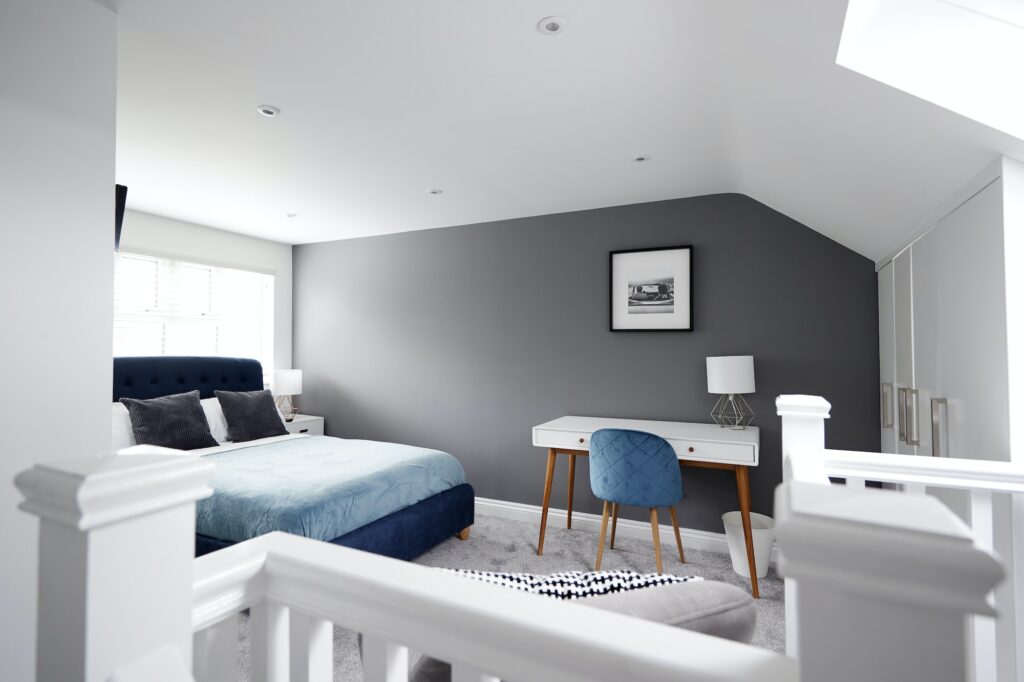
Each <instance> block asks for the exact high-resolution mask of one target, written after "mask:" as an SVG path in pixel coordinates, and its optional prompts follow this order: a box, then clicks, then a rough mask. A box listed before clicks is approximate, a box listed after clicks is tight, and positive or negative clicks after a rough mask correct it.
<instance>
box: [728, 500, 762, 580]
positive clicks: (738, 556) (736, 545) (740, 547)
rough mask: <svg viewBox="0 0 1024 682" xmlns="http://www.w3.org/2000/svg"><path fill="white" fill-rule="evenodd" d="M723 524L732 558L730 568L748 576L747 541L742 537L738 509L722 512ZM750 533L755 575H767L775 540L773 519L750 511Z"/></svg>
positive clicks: (741, 520) (740, 518) (745, 576)
mask: <svg viewBox="0 0 1024 682" xmlns="http://www.w3.org/2000/svg"><path fill="white" fill-rule="evenodd" d="M722 523H723V524H725V539H726V541H728V543H729V556H730V558H732V570H734V571H736V572H737V573H739V574H740V575H741V576H743V577H744V578H749V577H750V565H749V563H748V562H747V543H746V540H744V538H743V519H742V517H741V515H740V513H739V512H738V511H731V512H726V513H725V514H722ZM750 534H751V536H752V538H753V540H754V561H755V562H756V563H757V577H758V578H763V577H765V576H766V575H768V562H769V561H770V560H771V556H772V543H773V542H774V541H775V519H773V518H772V517H770V516H765V515H764V514H756V513H754V512H750Z"/></svg>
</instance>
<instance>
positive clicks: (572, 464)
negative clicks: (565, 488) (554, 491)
mask: <svg viewBox="0 0 1024 682" xmlns="http://www.w3.org/2000/svg"><path fill="white" fill-rule="evenodd" d="M575 480H576V455H569V504H568V507H569V508H568V509H567V510H566V515H565V527H566V528H570V529H571V528H572V489H573V483H574V482H575Z"/></svg>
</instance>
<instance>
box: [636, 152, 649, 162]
mask: <svg viewBox="0 0 1024 682" xmlns="http://www.w3.org/2000/svg"><path fill="white" fill-rule="evenodd" d="M650 160H651V155H650V154H641V155H640V156H634V157H633V163H643V162H645V161H650Z"/></svg>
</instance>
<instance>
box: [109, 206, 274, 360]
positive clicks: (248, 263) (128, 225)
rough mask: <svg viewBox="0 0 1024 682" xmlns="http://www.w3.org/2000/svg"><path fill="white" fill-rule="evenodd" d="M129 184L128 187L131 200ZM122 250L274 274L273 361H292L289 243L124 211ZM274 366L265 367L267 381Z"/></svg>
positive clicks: (149, 214) (139, 212)
mask: <svg viewBox="0 0 1024 682" xmlns="http://www.w3.org/2000/svg"><path fill="white" fill-rule="evenodd" d="M131 196H132V188H131V186H129V187H128V200H129V202H131ZM121 250H122V251H127V252H132V253H145V254H148V255H151V256H164V257H170V258H182V259H187V260H191V261H194V262H200V263H207V264H209V265H223V266H227V267H236V268H246V269H250V270H258V271H260V272H265V273H270V274H273V275H275V278H274V364H275V365H276V368H278V369H288V368H289V367H291V366H292V247H291V246H290V245H288V244H281V243H279V242H272V241H268V240H266V239H257V238H256V237H247V236H245V235H241V234H237V233H235V232H226V231H224V230H218V229H215V228H212V227H207V226H205V225H197V224H195V223H186V222H183V221H180V220H174V219H172V218H164V217H162V216H156V215H153V214H151V213H142V212H141V211H125V215H124V229H123V230H122V232H121ZM273 369H274V368H273V367H265V368H264V372H265V374H266V376H265V378H266V379H267V380H270V378H271V376H272V374H271V372H272V370H273Z"/></svg>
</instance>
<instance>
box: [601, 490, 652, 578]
mask: <svg viewBox="0 0 1024 682" xmlns="http://www.w3.org/2000/svg"><path fill="white" fill-rule="evenodd" d="M605 504H608V503H607V502H605ZM602 525H603V524H602ZM602 535H603V533H602ZM651 535H653V536H654V563H655V564H657V566H658V573H659V574H660V573H662V569H661V538H660V537H659V536H658V510H657V509H655V508H654V507H651Z"/></svg>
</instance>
